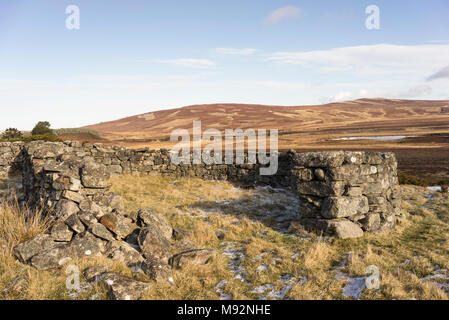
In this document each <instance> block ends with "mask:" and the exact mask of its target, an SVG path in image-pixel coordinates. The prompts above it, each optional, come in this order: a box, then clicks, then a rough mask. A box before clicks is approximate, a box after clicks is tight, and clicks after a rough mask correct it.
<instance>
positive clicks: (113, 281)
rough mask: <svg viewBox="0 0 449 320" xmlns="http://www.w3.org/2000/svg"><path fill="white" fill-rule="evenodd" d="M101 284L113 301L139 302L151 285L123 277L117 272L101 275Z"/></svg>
mask: <svg viewBox="0 0 449 320" xmlns="http://www.w3.org/2000/svg"><path fill="white" fill-rule="evenodd" d="M101 282H102V283H104V284H105V286H106V287H107V289H108V294H109V297H110V298H111V299H113V300H139V299H140V298H141V297H142V295H143V294H144V293H145V291H146V290H148V289H149V288H150V284H149V283H146V282H142V281H137V280H134V279H132V278H129V277H125V276H122V275H121V274H118V273H115V272H107V273H103V274H102V275H101Z"/></svg>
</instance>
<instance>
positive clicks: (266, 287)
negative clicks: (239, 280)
mask: <svg viewBox="0 0 449 320" xmlns="http://www.w3.org/2000/svg"><path fill="white" fill-rule="evenodd" d="M273 289H274V284H271V283H267V284H263V285H261V286H258V287H255V288H254V289H253V290H251V291H250V292H249V293H259V294H260V293H265V291H268V290H273Z"/></svg>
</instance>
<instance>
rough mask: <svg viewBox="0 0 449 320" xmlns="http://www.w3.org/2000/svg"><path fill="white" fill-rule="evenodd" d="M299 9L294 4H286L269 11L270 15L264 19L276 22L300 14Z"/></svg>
mask: <svg viewBox="0 0 449 320" xmlns="http://www.w3.org/2000/svg"><path fill="white" fill-rule="evenodd" d="M300 13H301V9H299V8H298V7H295V6H286V7H282V8H279V9H276V10H274V11H273V12H271V13H270V15H269V16H268V17H267V18H266V19H265V22H266V23H271V24H274V23H278V22H279V21H281V20H284V19H288V18H296V17H298V16H299V15H300Z"/></svg>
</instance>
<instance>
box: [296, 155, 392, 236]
mask: <svg viewBox="0 0 449 320" xmlns="http://www.w3.org/2000/svg"><path fill="white" fill-rule="evenodd" d="M291 158H292V178H293V186H294V188H295V189H296V190H297V192H298V196H299V198H300V203H301V204H300V209H299V214H300V216H301V223H302V224H303V225H304V226H305V227H306V229H309V230H316V231H319V232H322V233H324V234H328V235H334V236H337V237H340V238H351V237H360V236H362V235H363V232H364V231H366V232H372V233H383V232H387V231H389V230H391V229H393V228H394V226H395V224H396V218H397V216H398V215H400V208H399V207H400V201H401V199H400V192H399V186H398V180H397V161H396V158H395V155H394V154H393V153H379V152H349V151H347V152H345V151H329V152H309V153H291Z"/></svg>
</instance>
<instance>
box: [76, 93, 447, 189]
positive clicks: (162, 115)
mask: <svg viewBox="0 0 449 320" xmlns="http://www.w3.org/2000/svg"><path fill="white" fill-rule="evenodd" d="M194 120H201V122H202V130H203V131H204V130H206V129H209V128H215V129H218V130H220V131H222V132H223V131H224V130H225V129H227V128H229V129H237V128H241V129H248V128H253V129H278V130H279V148H280V149H281V150H287V149H295V150H297V151H308V150H317V149H319V150H328V149H347V150H355V149H360V150H383V151H394V152H396V154H397V156H398V160H399V169H400V170H401V171H403V172H405V173H408V174H415V175H418V176H421V177H424V178H426V179H428V181H429V183H438V182H439V181H440V180H445V179H448V178H449V101H447V100H444V101H436V100H396V99H380V98H379V99H359V100H355V101H347V102H340V103H330V104H325V105H314V106H289V107H286V106H267V105H254V104H231V103H222V104H209V105H193V106H186V107H182V108H177V109H170V110H161V111H155V112H149V113H145V114H141V115H136V116H131V117H127V118H123V119H119V120H115V121H109V122H102V123H99V124H94V125H89V126H86V127H85V128H88V129H93V130H95V131H97V132H99V133H100V134H101V138H93V137H79V138H78V140H83V141H84V140H87V141H92V142H100V141H99V140H101V142H104V143H106V144H119V145H123V146H127V147H132V148H140V147H149V148H169V147H171V146H173V145H174V143H173V142H170V140H169V137H170V133H171V131H172V130H174V129H187V130H189V132H192V125H193V121H194ZM373 136H374V137H378V136H406V138H404V139H393V140H373V139H370V140H363V139H355V140H338V139H342V138H348V137H352V138H356V137H373ZM70 138H71V139H76V138H77V137H76V135H71V136H70Z"/></svg>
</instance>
